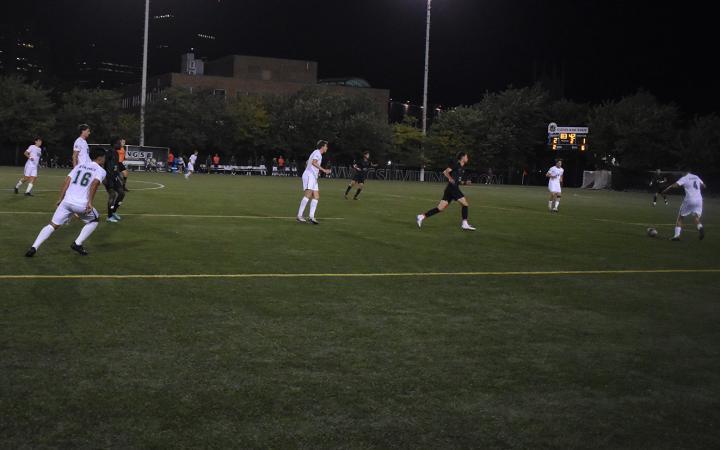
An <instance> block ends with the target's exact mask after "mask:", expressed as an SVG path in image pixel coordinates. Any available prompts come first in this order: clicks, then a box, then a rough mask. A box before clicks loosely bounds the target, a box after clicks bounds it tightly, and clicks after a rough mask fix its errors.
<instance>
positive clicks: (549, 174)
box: [545, 170, 553, 178]
mask: <svg viewBox="0 0 720 450" xmlns="http://www.w3.org/2000/svg"><path fill="white" fill-rule="evenodd" d="M545 177H546V178H552V177H553V176H552V174H551V173H550V171H549V170H548V172H547V173H546V174H545Z"/></svg>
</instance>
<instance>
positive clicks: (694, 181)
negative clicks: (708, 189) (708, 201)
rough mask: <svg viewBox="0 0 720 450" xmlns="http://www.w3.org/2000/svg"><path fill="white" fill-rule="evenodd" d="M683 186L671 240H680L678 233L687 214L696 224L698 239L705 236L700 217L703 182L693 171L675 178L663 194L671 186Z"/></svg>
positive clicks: (664, 192) (665, 191)
mask: <svg viewBox="0 0 720 450" xmlns="http://www.w3.org/2000/svg"><path fill="white" fill-rule="evenodd" d="M679 187H681V188H684V189H685V198H684V199H683V202H682V204H681V205H680V212H678V217H677V221H676V222H675V236H673V238H672V240H673V241H679V240H680V233H681V232H682V226H683V218H684V217H687V216H693V219H694V220H695V225H696V226H697V229H698V233H699V235H700V239H701V240H702V239H704V238H705V229H704V228H703V225H702V223H701V222H700V219H701V218H702V210H703V198H702V189H705V183H703V180H701V179H700V177H698V176H697V175H695V174H693V173H690V172H688V173H686V174H685V176H684V177H682V178H680V179H679V180H677V181H676V182H675V183H674V184H672V185H670V186H668V187H667V188H666V189H665V190H664V191H662V193H663V195H664V194H666V193H667V192H668V191H669V190H670V189H673V188H679Z"/></svg>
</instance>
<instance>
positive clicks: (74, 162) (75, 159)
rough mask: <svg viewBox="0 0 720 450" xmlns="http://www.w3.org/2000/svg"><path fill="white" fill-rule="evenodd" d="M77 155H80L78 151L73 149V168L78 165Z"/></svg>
mask: <svg viewBox="0 0 720 450" xmlns="http://www.w3.org/2000/svg"><path fill="white" fill-rule="evenodd" d="M78 155H80V150H78V149H76V148H74V149H73V156H72V164H73V167H75V166H77V165H78Z"/></svg>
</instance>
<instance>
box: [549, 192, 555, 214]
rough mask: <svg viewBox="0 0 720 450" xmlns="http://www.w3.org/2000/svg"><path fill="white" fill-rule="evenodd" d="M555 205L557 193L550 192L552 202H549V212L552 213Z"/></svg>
mask: <svg viewBox="0 0 720 450" xmlns="http://www.w3.org/2000/svg"><path fill="white" fill-rule="evenodd" d="M553 203H555V193H554V192H552V191H550V200H548V211H550V212H552V210H553Z"/></svg>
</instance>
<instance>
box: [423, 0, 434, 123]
mask: <svg viewBox="0 0 720 450" xmlns="http://www.w3.org/2000/svg"><path fill="white" fill-rule="evenodd" d="M431 10H432V0H428V2H427V26H426V30H425V84H424V87H423V116H422V132H423V136H424V135H426V134H427V111H428V78H429V76H430V13H431Z"/></svg>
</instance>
